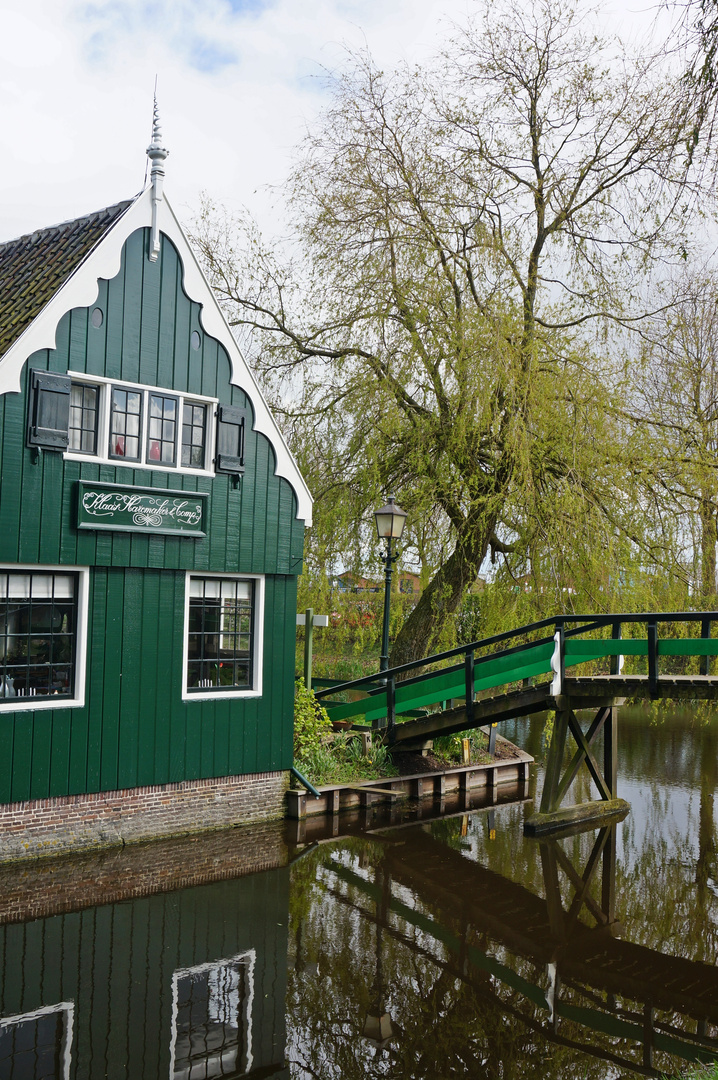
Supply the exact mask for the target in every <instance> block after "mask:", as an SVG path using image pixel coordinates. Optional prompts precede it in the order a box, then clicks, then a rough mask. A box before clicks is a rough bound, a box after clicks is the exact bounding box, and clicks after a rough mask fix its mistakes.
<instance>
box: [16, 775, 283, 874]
mask: <svg viewBox="0 0 718 1080" xmlns="http://www.w3.org/2000/svg"><path fill="white" fill-rule="evenodd" d="M288 777H289V774H288V773H287V772H284V771H282V772H262V773H249V774H246V775H243V776H223V777H220V778H212V779H208V780H184V781H182V782H181V783H178V784H162V785H160V784H153V785H148V786H146V787H137V788H124V789H122V790H121V791H103V792H99V793H97V794H91V795H65V796H59V797H57V798H54V799H29V800H27V801H25V802H17V803H6V804H5V805H4V806H0V863H2V862H7V861H10V860H16V859H27V858H31V859H32V858H40V857H42V856H46V855H62V854H65V853H67V852H73V851H86V850H92V849H96V848H102V847H113V846H123V845H125V844H131V843H136V842H138V841H143V840H154V839H158V838H161V837H168V836H181V835H183V834H187V833H195V832H203V831H205V830H208V829H223V828H226V827H228V826H232V825H242V824H249V823H253V822H260V821H273V820H277V819H279V818H282V817H283V816H284V813H285V807H284V802H285V794H286V791H287V787H288Z"/></svg>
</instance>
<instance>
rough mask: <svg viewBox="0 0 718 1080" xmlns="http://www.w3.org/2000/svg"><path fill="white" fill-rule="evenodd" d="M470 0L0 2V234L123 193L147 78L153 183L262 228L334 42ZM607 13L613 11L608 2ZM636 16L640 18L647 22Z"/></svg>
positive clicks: (145, 132) (358, 40) (140, 143)
mask: <svg viewBox="0 0 718 1080" xmlns="http://www.w3.org/2000/svg"><path fill="white" fill-rule="evenodd" d="M469 7H471V0H361V2H358V0H357V2H354V0H314V2H312V3H307V2H306V0H86V2H82V3H79V2H78V0H9V3H8V0H6V3H5V5H4V9H3V13H2V15H1V16H0V118H1V119H0V160H1V161H2V170H1V172H0V196H1V197H0V240H2V239H8V238H9V237H11V236H16V235H18V234H19V233H21V232H24V231H27V230H30V229H34V228H37V227H41V226H43V225H48V224H51V223H53V222H55V221H61V220H65V219H67V218H71V217H74V216H77V215H79V214H83V213H86V212H88V211H90V210H94V209H97V208H99V207H101V206H105V205H108V204H110V203H112V202H115V201H117V200H119V199H123V198H128V197H130V196H132V195H133V194H134V193H135V192H137V191H138V190H139V188H140V187H141V185H142V181H143V176H144V170H145V160H146V159H145V153H144V151H145V147H146V146H147V142H148V139H149V133H150V122H151V110H152V91H153V86H154V79H155V74H157V75H158V77H159V100H160V108H161V113H162V120H163V134H164V141H165V145H166V146H167V147H168V148H169V150H170V152H171V156H170V159H169V161H168V163H167V191H168V194H169V195H170V197H171V199H172V202H173V205H175V207H176V208H177V209H178V210H179V211H180V212H181V213H184V214H185V216H188V215H189V212H190V210H189V209H187V208H194V207H196V206H197V203H198V196H199V192H200V191H201V190H202V189H206V190H207V191H208V192H210V194H212V195H213V196H214V197H216V198H218V199H221V200H223V201H225V202H227V203H229V204H230V205H239V204H243V205H247V206H249V207H250V209H252V210H253V212H255V213H256V214H257V215H258V216H259V218H260V220H262V221H263V222H266V223H267V228H269V227H271V215H272V211H271V203H272V199H271V197H270V195H268V194H267V193H266V192H265V191H264V190H263V189H264V186H265V185H267V184H280V183H281V182H282V180H283V179H284V177H285V176H286V173H287V170H288V165H289V160H290V155H291V151H292V148H293V147H294V146H295V145H296V143H297V141H298V140H299V138H300V137H301V135H302V133H303V131H304V130H305V128H306V125H307V124H309V123H311V120H312V117H313V116H314V115H316V112H317V110H318V109H319V108H320V107H321V103H322V100H323V94H324V89H323V83H322V80H321V78H320V77H319V76H320V75H321V72H322V69H323V68H332V67H333V66H335V65H337V64H339V63H341V60H342V56H343V51H342V50H343V47H344V45H349V46H350V47H361V46H363V45H364V44H368V46H369V47H370V49H371V51H372V52H373V54H374V55H375V57H376V59H377V61H378V62H379V63H380V64H384V65H390V64H393V63H395V62H396V61H397V60H398V59H400V58H405V59H409V60H412V59H415V58H420V57H421V56H422V55H425V54H426V53H427V52H429V51H431V50H432V48H433V46H434V45H435V43H436V41H437V38H438V37H439V36H440V35H441V33H442V32H443V29H445V28H446V26H447V23H448V21H449V19H452V20H458V21H461V19H462V16H463V15H464V14H465V12H466V10H467V8H469ZM618 10H619V12H620V11H621V10H622V9H621V5H619V6H618ZM651 17H652V15H651V14H650V12H649V14H648V15H647V16H644V17H643V21H644V22H646V21H648V20H649V19H650V18H651Z"/></svg>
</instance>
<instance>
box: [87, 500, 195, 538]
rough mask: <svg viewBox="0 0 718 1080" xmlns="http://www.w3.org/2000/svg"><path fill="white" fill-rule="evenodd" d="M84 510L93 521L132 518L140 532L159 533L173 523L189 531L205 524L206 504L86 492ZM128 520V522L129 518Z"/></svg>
mask: <svg viewBox="0 0 718 1080" xmlns="http://www.w3.org/2000/svg"><path fill="white" fill-rule="evenodd" d="M82 509H83V511H84V513H85V514H87V515H88V516H89V517H91V518H99V519H102V518H111V519H113V520H114V519H116V518H117V519H122V518H123V517H124V515H127V517H128V518H131V520H132V522H133V524H134V525H137V526H139V527H140V528H150V529H156V528H160V527H161V526H163V525H167V524H170V523H172V522H173V521H175V522H178V523H181V524H182V525H186V526H189V527H193V526H199V525H200V524H201V522H202V503H201V502H193V501H192V500H191V499H181V498H173V497H168V496H167V495H148V494H146V493H145V494H135V493H126V492H122V491H92V490H89V491H85V492H83V494H82ZM125 520H126V518H125Z"/></svg>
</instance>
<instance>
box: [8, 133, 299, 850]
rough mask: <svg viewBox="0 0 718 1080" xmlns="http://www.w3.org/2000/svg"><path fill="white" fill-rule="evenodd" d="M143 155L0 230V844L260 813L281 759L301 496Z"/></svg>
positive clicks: (100, 836)
mask: <svg viewBox="0 0 718 1080" xmlns="http://www.w3.org/2000/svg"><path fill="white" fill-rule="evenodd" d="M148 156H149V157H150V159H151V161H152V175H151V181H150V183H149V185H148V186H147V187H146V188H145V190H144V191H142V192H141V194H140V195H138V196H137V197H136V198H134V199H132V200H130V201H128V202H123V203H119V204H118V205H116V206H111V207H108V208H106V209H104V210H101V211H99V212H97V213H93V214H89V215H88V216H87V217H83V218H79V219H78V220H75V221H70V222H67V223H65V224H62V225H58V226H54V227H52V228H48V229H42V230H39V231H37V232H35V233H33V234H32V235H28V236H23V237H20V238H19V239H17V240H13V241H11V242H9V243H5V244H2V245H0V452H1V454H2V460H1V481H0V523H1V528H0V713H1V714H2V715H0V857H2V856H3V855H5V857H7V856H14V855H17V854H22V853H23V851H27V852H30V853H36V852H38V851H44V850H47V849H48V848H49V849H50V850H61V849H64V848H66V847H67V846H74V845H75V844H78V843H81V844H93V843H99V842H104V841H108V840H109V841H112V840H125V839H132V838H135V837H139V836H144V835H159V834H162V833H169V832H177V831H186V830H187V829H191V828H201V827H207V826H211V825H219V824H224V823H228V822H234V821H238V820H248V819H252V818H257V817H263V816H271V815H274V816H277V815H278V814H280V813H281V805H282V797H283V792H284V788H285V786H286V778H287V770H288V769H289V767H290V766H291V763H292V701H293V680H294V639H295V612H296V581H297V575H298V574H299V572H300V570H301V566H302V551H303V536H304V529H305V526H306V525H308V524H309V523H310V518H311V498H310V496H309V492H308V491H307V488H306V485H305V484H304V482H303V480H302V477H301V475H300V473H299V471H298V468H297V466H296V464H295V462H294V459H293V457H292V455H291V453H290V452H289V450H288V448H287V446H286V444H285V442H284V439H283V437H282V434H281V432H280V430H279V428H278V426H277V424H276V423H275V421H274V419H273V417H272V415H271V413H270V411H269V409H268V407H267V405H266V403H265V401H264V399H263V397H262V394H261V392H260V390H259V388H258V386H257V384H256V382H255V380H254V378H253V376H252V373H251V371H250V369H249V367H248V365H247V363H246V361H245V359H244V357H243V356H242V353H241V351H240V349H239V348H238V346H237V344H236V342H235V340H234V338H233V336H232V333H231V331H230V329H229V326H228V324H227V322H226V320H225V318H224V316H223V314H222V311H221V309H220V307H219V305H218V304H217V302H216V300H215V298H214V296H213V293H212V290H211V289H210V287H209V285H208V283H207V281H206V279H205V277H204V275H203V273H202V270H201V269H200V267H199V264H198V262H197V260H196V258H195V256H194V254H193V252H192V250H191V247H190V245H189V243H188V240H187V238H186V236H185V234H184V232H183V231H182V228H181V227H180V225H179V224H178V221H177V219H176V217H175V215H174V213H173V212H172V209H171V207H170V205H169V203H168V201H167V199H166V197H165V196H164V194H163V190H162V181H163V162H164V159H165V157H166V151H165V150H164V149H163V148H162V146H161V141H160V132H159V125H158V124H157V122H156V123H155V129H154V135H153V141H152V145H151V146H150V148H149V149H148ZM18 824H19V825H21V826H22V830H20V832H21V833H22V836H23V840H22V842H20V841H19V840H18V839H17V835H18V828H17V826H18ZM13 838H14V839H13ZM23 845H24V846H23Z"/></svg>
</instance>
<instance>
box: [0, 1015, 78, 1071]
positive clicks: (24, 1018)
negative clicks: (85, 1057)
mask: <svg viewBox="0 0 718 1080" xmlns="http://www.w3.org/2000/svg"><path fill="white" fill-rule="evenodd" d="M48 1013H63V1014H64V1017H63V1019H64V1030H63V1034H62V1047H61V1051H60V1052H61V1054H62V1080H70V1066H71V1064H72V1040H73V1035H74V1027H75V1003H74V1001H60V1002H59V1003H58V1004H57V1005H43V1006H42V1007H41V1008H39V1009H33V1010H32V1012H26V1013H18V1014H17V1015H15V1016H3V1017H2V1018H0V1028H2V1027H5V1028H7V1027H13V1026H15V1025H17V1024H25V1023H27V1022H28V1021H31V1020H36V1019H37V1018H38V1017H39V1016H46V1015H47V1014H48Z"/></svg>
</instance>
